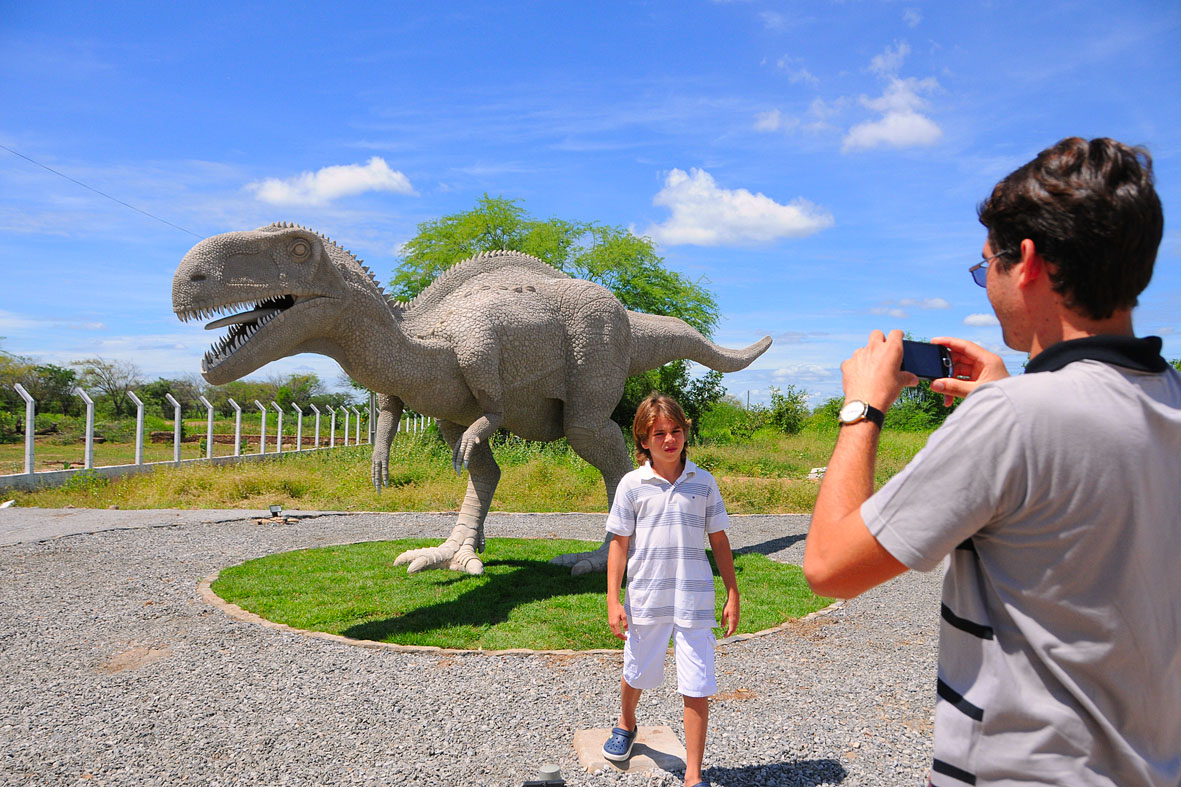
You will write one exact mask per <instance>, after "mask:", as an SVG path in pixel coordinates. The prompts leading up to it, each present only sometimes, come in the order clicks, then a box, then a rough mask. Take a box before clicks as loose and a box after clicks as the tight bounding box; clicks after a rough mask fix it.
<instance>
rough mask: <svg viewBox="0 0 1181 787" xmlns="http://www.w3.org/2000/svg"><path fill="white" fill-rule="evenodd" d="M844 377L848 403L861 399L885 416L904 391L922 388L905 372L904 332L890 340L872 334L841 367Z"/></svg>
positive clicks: (881, 335) (891, 336)
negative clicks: (914, 387)
mask: <svg viewBox="0 0 1181 787" xmlns="http://www.w3.org/2000/svg"><path fill="white" fill-rule="evenodd" d="M841 377H842V380H841V384H842V386H843V387H844V390H845V398H846V399H860V400H861V401H863V402H868V403H869V404H871V405H873V406H874V407H876V408H878V409H879V410H881V411H882V412H885V411H886V410H888V409H890V405H892V404H894V401H895V400H896V399H897V398H898V395H899V394H900V393H902V389H903V388H907V387H910V386H914V385H918V384H919V378H917V377H915V376H914V375H913V374H911V373H910V372H904V371H902V331H897V330H895V331H890V335H889V336H886V335H884V334H883V333H882V332H881V331H874V332H872V333H871V334H870V335H869V341H868V342H866V344H865V346H864V347H862V348H860V349H858V350H857V351H856V352H855V353H853V356H852V357H851V358H849V360H847V361H845V362H844V363H843V364H841Z"/></svg>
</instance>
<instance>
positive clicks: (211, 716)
mask: <svg viewBox="0 0 1181 787" xmlns="http://www.w3.org/2000/svg"><path fill="white" fill-rule="evenodd" d="M19 511H20V509H7V510H5V511H4V515H5V516H6V517H9V516H11V515H13V514H14V512H19ZM42 513H44V512H42ZM94 513H95V514H96V517H97V516H101V517H102V519H101V524H102V526H103V527H107V526H112V527H124V528H125V529H117V530H101V531H100V532H93V533H81V534H78V535H69V536H58V537H54V538H51V539H50V540H44V541H37V542H29V541H27V540H26V541H22V542H20V543H15V544H10V545H7V546H2V547H0V577H2V578H3V579H2V580H0V614H2V616H3V622H2V625H0V784H3V785H34V784H35V785H58V784H71V785H73V784H87V785H175V784H199V785H245V784H268V785H270V784H273V785H369V784H372V785H378V784H383V785H384V784H394V783H397V784H429V785H519V784H520V783H521V782H523V781H525V780H526V779H531V778H534V777H535V776H536V772H537V769H538V768H539V767H540V766H541V765H542V764H544V763H551V762H552V763H556V764H558V765H560V766H561V769H562V775H563V777H564V778H565V779H566V782H567V783H568V784H570V785H591V784H618V785H679V784H680V783H681V779H680V777H679V776H678V775H673V774H668V773H664V772H658V773H655V774H632V775H627V774H620V773H615V772H611V773H604V774H586V773H584V772H582V771H581V769H580V768H579V766H578V762H577V760H576V759H575V756H574V751H573V747H572V741H573V737H574V733H575V731H577V730H579V729H585V728H589V727H605V726H610V725H612V724H613V723H614V721H615V716H616V714H617V712H618V684H619V674H620V665H621V659H620V657H619V656H616V655H577V656H556V655H545V654H529V655H509V656H490V655H480V654H451V653H445V652H444V653H399V652H393V651H388V650H374V649H366V648H361V647H353V646H349V645H343V644H339V643H336V642H330V641H324V640H319V639H315V638H312V637H307V636H304V635H300V634H297V633H289V632H282V631H276V630H272V629H266V628H263V627H261V626H258V625H254V624H250V623H246V622H240V621H236V620H232V619H230V618H229V617H227V616H226V615H224V614H222V613H221V612H220V611H218V610H215V609H213V608H211V607H209V606H208V605H206V604H205V603H204V602H202V601H201V600H200V598H199V597H198V595H197V593H196V586H197V583H198V582H199V581H200V580H201V579H202V578H204V577H206V576H207V575H209V574H211V573H213V572H214V571H217V570H219V569H222V568H225V567H227V566H230V565H234V564H237V563H239V562H241V561H243V560H247V559H250V558H253V557H259V556H261V555H266V554H270V553H273V552H276V551H281V550H287V549H296V548H303V547H310V546H318V545H323V544H338V543H349V542H355V541H369V540H379V539H390V538H405V537H410V536H430V537H438V538H440V539H442V538H444V537H446V535H447V534H448V533H449V532H450V529H451V525H452V522H453V515H447V514H327V515H318V516H305V517H304V518H302V519H300V520H299V521H298V523H297V524H293V525H286V526H273V525H258V524H255V523H254V522H253V520H251V519H249V518H245V517H241V518H237V519H235V518H233V517H232V516H230V517H225V516H223V515H224V512H218V513H219V516H217V517H204V518H203V517H201V516H198V515H196V514H197V512H193V514H194V515H188V516H177V515H176V514H175V512H160V516H159V517H158V518H155V519H152V518H151V517H145V516H144V515H143V514H142V513H137V514H135V515H134V516H135V524H131V525H119V524H118V522H119V521H120V520H119V519H118V517H116V516H114V515H116V514H120V513H130V512H108V511H104V512H102V514H101V515H98V512H94ZM212 520H216V521H212ZM734 520H735V521H734V524H733V528H732V530H731V531H730V533H731V539H732V542H733V544H734V545H735V547H737V548H746V549H755V550H758V551H760V552H764V553H766V554H769V555H771V556H772V557H773V558H775V559H778V560H784V561H789V562H796V563H798V562H799V561H800V559H801V558H802V554H803V535H804V533H805V532H806V530H807V517H805V516H737V517H734ZM9 521H12V520H9ZM94 521H95V522H99V519H97V518H96V519H95V520H94ZM112 523H114V524H112ZM602 527H603V517H602V516H600V515H590V514H492V515H491V516H490V517H489V521H488V524H487V530H488V533H489V535H490V537H493V538H495V537H509V536H515V537H547V536H552V535H557V536H561V537H572V538H586V539H592V540H593V539H598V538H599V537H600V535H601V534H602V532H603V530H602ZM126 528H130V529H126ZM86 529H87V528H86V527H80V528H75V530H86ZM91 529H96V530H97V529H99V528H98V526H97V525H96V526H94V527H92V528H91ZM14 532H15V531H14ZM22 532H23V533H24V535H23V536H22V537H25V538H27V537H30V536H29V534H30V533H33V532H34V531H33V530H27V529H26V530H25V531H22ZM51 535H57V534H56V533H54V534H51ZM938 598H939V576H937V574H932V575H921V574H908V575H905V576H903V577H901V578H899V579H897V580H894V581H893V582H890V583H888V584H887V585H885V586H884V587H881V588H878V589H876V590H874V591H871V592H869V593H867V594H865V595H864V596H863V597H861V598H858V599H855V600H854V601H852V602H849V603H848V604H846V605H845V606H843V607H842V608H839V609H837V610H835V611H833V612H831V613H829V614H826V615H823V616H820V617H816V618H813V619H812V620H809V621H806V622H799V623H795V624H792V625H790V626H788V627H787V628H786V629H784V630H782V631H778V632H775V633H773V634H770V635H767V636H763V637H759V638H754V639H750V640H747V641H743V642H734V643H729V644H726V645H724V646H723V647H721V648H720V649H719V651H718V657H717V668H718V683H719V691H720V693H719V695H718V697H717V698H716V700H715V702H714V703H713V707H712V711H711V717H710V732H709V739H708V742H707V750H706V763H707V771H706V775H707V777H709V778H710V779H711V780H712V782H713V784H714V785H836V784H840V785H848V786H851V785H896V784H912V785H917V784H920V783H921V782H922V780H923V778H924V776H925V773H926V769H927V766H928V763H929V762H930V756H931V745H930V734H931V721H932V708H933V705H934V684H935V655H936V647H937V643H936V634H937V617H938V609H939V607H938ZM604 625H606V623H605V622H604ZM668 674H669V675H670V677H669V678H668V679H667V680H666V683H665V686H664V687H663V688H661V689H658V690H655V691H649V692H645V695H644V698H643V701H642V703H641V706H640V717H641V722H642V723H644V724H668V725H670V726H672V727H673V729H674V730H678V731H679V729H680V718H681V701H680V697H679V696H678V695H677V694H676V690H675V680H673V679H672V678H671V675H672V666H671V664H670V665H669V673H668Z"/></svg>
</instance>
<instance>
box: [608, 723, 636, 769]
mask: <svg viewBox="0 0 1181 787" xmlns="http://www.w3.org/2000/svg"><path fill="white" fill-rule="evenodd" d="M639 729H640V727H639V725H638V724H637V725H636V726H635V727H633V728H632V730H631V731H630V732H628V731H627V730H625V729H623V728H622V727H613V728H612V729H611V737H609V738H608V739H607V742H606V743H604V744H603V756H604V757H606V758H607V759H608V760H611V761H612V762H623V761H624V760H626V759H627V758H628V757H631V756H632V746H635V744H636V733H637V732H638V731H639Z"/></svg>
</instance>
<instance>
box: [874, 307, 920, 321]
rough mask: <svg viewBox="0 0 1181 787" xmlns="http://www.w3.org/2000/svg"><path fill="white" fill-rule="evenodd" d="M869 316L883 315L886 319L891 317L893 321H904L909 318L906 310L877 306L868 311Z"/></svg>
mask: <svg viewBox="0 0 1181 787" xmlns="http://www.w3.org/2000/svg"><path fill="white" fill-rule="evenodd" d="M869 313H870V314H884V315H886V316H887V317H893V318H894V319H895V320H905V319H906V318H907V317H909V316H910V312H908V311H907V310H906V309H899V308H889V307H886V306H878V307H875V308H873V309H870V310H869Z"/></svg>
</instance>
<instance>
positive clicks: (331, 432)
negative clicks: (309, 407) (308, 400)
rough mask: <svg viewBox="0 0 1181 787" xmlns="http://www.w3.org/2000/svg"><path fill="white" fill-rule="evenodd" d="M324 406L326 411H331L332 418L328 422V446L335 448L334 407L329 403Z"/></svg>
mask: <svg viewBox="0 0 1181 787" xmlns="http://www.w3.org/2000/svg"><path fill="white" fill-rule="evenodd" d="M324 406H325V407H327V408H328V412H330V413H332V420H331V421H330V422H329V432H328V434H329V439H328V447H329V448H336V408H335V407H333V406H332V405H330V404H326V405H324Z"/></svg>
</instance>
